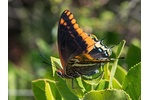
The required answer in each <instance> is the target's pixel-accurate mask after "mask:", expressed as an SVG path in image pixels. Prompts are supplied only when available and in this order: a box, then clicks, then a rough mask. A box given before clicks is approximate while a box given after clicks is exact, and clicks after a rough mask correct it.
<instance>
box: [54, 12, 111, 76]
mask: <svg viewBox="0 0 150 100" xmlns="http://www.w3.org/2000/svg"><path fill="white" fill-rule="evenodd" d="M57 39H58V51H59V56H60V61H61V64H62V68H61V69H58V70H57V71H56V73H57V74H58V75H59V76H61V77H62V78H70V79H74V78H77V77H80V76H83V75H85V76H92V75H94V74H95V73H97V71H98V69H99V68H100V66H101V63H106V62H109V61H110V58H109V57H110V55H111V53H112V50H111V48H108V47H107V46H106V45H104V44H103V40H98V39H97V38H96V36H95V35H92V34H87V33H86V32H84V31H83V30H82V29H81V28H80V27H79V25H78V24H77V21H76V19H75V18H74V15H73V14H72V13H71V12H70V11H69V10H65V11H64V12H63V13H62V15H61V17H60V20H59V23H58V37H57Z"/></svg>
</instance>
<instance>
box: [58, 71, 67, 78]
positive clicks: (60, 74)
mask: <svg viewBox="0 0 150 100" xmlns="http://www.w3.org/2000/svg"><path fill="white" fill-rule="evenodd" d="M56 73H57V75H58V76H59V77H62V78H64V77H65V74H64V70H63V69H59V70H57V71H56Z"/></svg>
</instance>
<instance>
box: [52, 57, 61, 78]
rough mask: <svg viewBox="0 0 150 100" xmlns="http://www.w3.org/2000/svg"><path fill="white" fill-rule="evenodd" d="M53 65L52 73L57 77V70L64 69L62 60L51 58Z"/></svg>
mask: <svg viewBox="0 0 150 100" xmlns="http://www.w3.org/2000/svg"><path fill="white" fill-rule="evenodd" d="M50 59H51V63H52V71H53V76H54V75H55V72H56V70H58V69H60V68H62V66H61V62H60V59H58V58H55V57H50Z"/></svg>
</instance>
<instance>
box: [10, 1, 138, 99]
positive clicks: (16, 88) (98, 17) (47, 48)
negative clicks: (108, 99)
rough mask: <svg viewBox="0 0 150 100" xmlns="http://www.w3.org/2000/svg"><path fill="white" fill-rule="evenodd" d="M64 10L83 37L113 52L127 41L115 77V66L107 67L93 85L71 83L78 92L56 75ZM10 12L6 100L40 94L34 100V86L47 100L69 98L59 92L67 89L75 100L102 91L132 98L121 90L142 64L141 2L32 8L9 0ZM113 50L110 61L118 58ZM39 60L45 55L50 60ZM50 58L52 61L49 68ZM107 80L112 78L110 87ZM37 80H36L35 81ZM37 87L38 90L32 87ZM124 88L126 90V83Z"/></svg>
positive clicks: (47, 4)
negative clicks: (91, 36) (86, 35)
mask: <svg viewBox="0 0 150 100" xmlns="http://www.w3.org/2000/svg"><path fill="white" fill-rule="evenodd" d="M65 9H69V10H70V11H71V12H72V13H73V14H74V16H75V18H76V20H77V22H78V24H79V25H80V27H81V28H82V29H83V30H84V31H85V32H87V33H89V34H90V33H92V34H94V35H96V36H97V37H98V39H99V40H100V39H102V38H105V39H104V43H105V44H107V45H109V46H111V45H116V44H117V43H119V42H120V41H121V40H123V39H124V40H126V45H124V49H123V51H122V54H121V57H125V59H124V60H120V59H119V61H118V63H117V62H116V64H117V67H114V69H116V71H115V72H113V73H112V71H111V69H112V66H114V64H113V63H112V62H111V63H108V64H105V65H104V66H103V67H102V69H100V70H103V71H102V72H103V73H100V74H101V76H100V77H98V78H96V79H93V80H92V81H91V80H86V79H83V78H77V79H76V80H74V81H75V86H76V87H78V86H80V87H82V89H78V88H77V89H76V90H75V89H72V87H71V80H64V79H61V78H59V77H57V75H55V71H56V70H57V68H58V67H59V66H60V62H59V59H57V58H58V57H59V56H58V52H57V44H56V43H57V38H56V37H57V27H58V21H59V18H60V15H61V13H62V12H63V11H64V10H65ZM8 10H9V11H8V91H9V93H8V97H9V100H33V99H34V97H35V98H36V97H37V95H38V93H37V94H36V93H34V94H33V92H35V91H33V92H32V90H31V89H32V88H33V87H34V86H35V87H36V86H39V87H37V88H36V89H37V90H38V89H39V88H40V87H41V86H42V89H43V90H41V91H40V93H41V95H42V93H46V95H47V98H51V97H50V96H51V95H52V96H53V97H52V98H55V97H57V98H55V99H58V100H59V99H61V98H62V97H63V98H67V96H66V95H65V93H64V92H63V91H61V89H62V86H64V87H65V88H66V89H65V91H67V92H66V93H68V94H69V93H70V94H71V96H72V97H74V98H75V99H76V98H83V95H85V94H86V93H90V92H91V90H95V91H96V90H98V91H99V90H100V92H98V93H101V90H106V89H108V88H109V89H111V90H112V89H126V93H127V94H129V95H130V97H131V98H134V97H133V94H132V93H131V92H130V90H128V89H127V88H126V87H125V85H124V88H123V87H122V86H123V84H124V79H125V78H126V75H127V73H128V70H129V69H131V68H132V66H134V65H136V64H137V63H139V62H140V61H141V58H140V57H141V47H140V35H141V34H140V32H141V28H140V0H135V1H127V0H121V1H120V0H115V1H113V0H97V1H92V0H87V1H86V2H85V0H72V1H71V0H43V1H42V0H31V1H30V2H29V1H27V0H9V1H8ZM112 50H113V54H112V58H117V55H116V54H117V53H116V50H117V46H114V48H113V49H112ZM40 54H43V55H45V58H48V60H46V59H45V58H43V57H41V56H40ZM49 56H51V61H50V62H49ZM42 61H44V62H48V63H46V64H45V63H43V62H42ZM51 64H53V65H52V66H53V67H52V66H51ZM56 67H57V68H56ZM114 73H115V74H114ZM113 74H114V75H113ZM110 75H112V76H111V82H112V86H111V84H110ZM139 75H140V74H139ZM129 76H130V75H129ZM131 76H132V74H131ZM138 77H139V76H138ZM38 78H40V80H37V79H38ZM93 78H94V76H93ZM55 79H56V80H58V81H56V80H55ZM33 80H34V81H33ZM32 81H33V83H32V85H31V82H32ZM38 81H39V84H40V85H39V84H38V85H35V84H36V82H38ZM139 82H140V81H139ZM57 84H59V85H57ZM138 84H139V83H138ZM33 85H34V86H33ZM126 85H127V86H128V82H127V84H126ZM56 86H58V87H56ZM59 86H60V87H59ZM35 87H34V88H35ZM139 88H140V86H139ZM131 89H132V88H131ZM33 90H34V89H33ZM37 90H36V91H37ZM114 91H116V90H114ZM137 91H139V89H137ZM116 92H118V91H116ZM116 92H114V93H116ZM91 94H92V93H91ZM91 94H90V95H91ZM104 94H105V93H104ZM123 94H124V92H123ZM139 94H140V92H137V95H136V97H137V98H139V97H138V96H139ZM44 95H45V94H44ZM43 97H46V96H43ZM68 98H69V97H68ZM133 100H134V99H133Z"/></svg>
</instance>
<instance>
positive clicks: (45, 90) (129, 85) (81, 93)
mask: <svg viewBox="0 0 150 100" xmlns="http://www.w3.org/2000/svg"><path fill="white" fill-rule="evenodd" d="M124 45H125V40H123V41H121V42H120V44H119V45H118V46H116V47H115V48H116V52H114V53H115V55H116V58H119V57H120V55H121V52H122V50H123V48H124ZM118 60H119V59H116V60H115V61H114V62H110V63H107V64H105V65H104V66H103V67H101V68H100V69H99V70H100V72H101V73H102V74H101V75H100V76H99V77H97V78H93V77H94V76H92V77H91V78H93V79H92V80H86V79H85V78H83V77H79V78H76V79H75V81H74V85H75V87H77V88H75V89H73V88H72V80H71V79H63V78H60V77H58V75H57V74H56V73H55V71H56V70H57V68H58V67H61V63H60V60H59V59H58V58H55V57H51V63H52V67H51V70H50V73H52V74H51V76H50V78H49V79H37V80H34V81H32V89H33V92H34V95H35V98H36V99H37V100H81V99H82V100H110V98H111V100H131V99H133V100H140V99H141V98H140V95H141V81H140V80H141V76H140V75H141V63H138V64H136V65H134V66H133V67H130V69H129V71H126V70H125V69H123V68H122V67H121V66H119V65H118ZM79 87H81V88H79Z"/></svg>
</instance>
